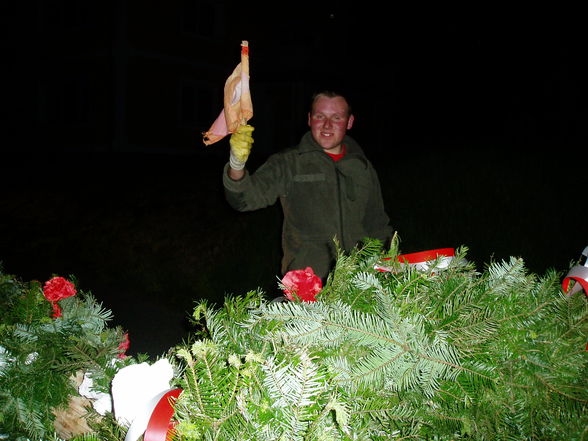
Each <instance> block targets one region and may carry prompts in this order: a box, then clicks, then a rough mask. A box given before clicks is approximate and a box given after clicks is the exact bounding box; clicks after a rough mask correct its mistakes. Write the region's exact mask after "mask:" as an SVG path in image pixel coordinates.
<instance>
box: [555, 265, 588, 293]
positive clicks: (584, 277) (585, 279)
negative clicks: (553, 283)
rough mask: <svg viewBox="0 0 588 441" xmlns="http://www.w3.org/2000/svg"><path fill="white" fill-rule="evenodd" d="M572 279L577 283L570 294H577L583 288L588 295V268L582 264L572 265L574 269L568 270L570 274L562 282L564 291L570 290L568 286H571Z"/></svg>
mask: <svg viewBox="0 0 588 441" xmlns="http://www.w3.org/2000/svg"><path fill="white" fill-rule="evenodd" d="M572 280H574V281H575V282H576V283H575V284H574V286H573V287H572V289H571V290H570V292H569V293H568V295H572V294H575V293H577V292H578V291H581V290H582V289H583V290H584V293H585V294H586V296H588V268H587V267H585V266H581V265H576V266H574V267H572V269H571V270H570V271H569V272H568V274H567V275H566V277H565V278H564V279H563V281H562V283H561V287H562V289H563V290H564V292H567V291H568V288H569V287H570V282H571V281H572Z"/></svg>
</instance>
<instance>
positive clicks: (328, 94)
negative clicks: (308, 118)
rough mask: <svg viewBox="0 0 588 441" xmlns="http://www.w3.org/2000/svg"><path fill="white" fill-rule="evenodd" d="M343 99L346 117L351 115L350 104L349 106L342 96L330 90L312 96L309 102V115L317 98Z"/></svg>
mask: <svg viewBox="0 0 588 441" xmlns="http://www.w3.org/2000/svg"><path fill="white" fill-rule="evenodd" d="M338 97H340V98H343V99H344V100H345V102H346V103H347V116H349V115H351V104H349V100H348V99H347V98H346V97H345V96H344V95H342V94H340V93H338V92H335V91H332V90H323V91H321V92H316V93H315V94H314V95H312V99H311V100H310V113H311V114H312V111H313V110H314V104H315V103H316V102H317V100H318V99H319V98H338Z"/></svg>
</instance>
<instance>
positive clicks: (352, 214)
mask: <svg viewBox="0 0 588 441" xmlns="http://www.w3.org/2000/svg"><path fill="white" fill-rule="evenodd" d="M343 143H344V144H345V147H346V154H345V156H344V157H343V158H342V159H341V160H340V161H337V162H335V161H333V159H331V157H330V156H328V155H327V154H325V153H324V151H323V149H322V147H321V146H320V145H318V144H317V143H316V141H315V140H314V139H313V137H312V135H311V133H310V132H308V133H306V134H305V135H304V136H303V137H302V139H301V141H300V144H299V145H298V146H297V147H294V148H290V149H287V150H284V151H282V152H279V153H275V154H273V155H271V156H270V157H269V158H268V160H267V161H266V162H265V163H264V164H263V165H262V166H261V167H259V168H258V169H257V170H256V171H255V173H253V174H249V173H248V172H247V171H246V172H245V176H244V177H243V178H242V179H240V180H239V181H234V180H232V179H231V178H230V177H229V176H228V167H229V165H228V164H227V165H226V166H225V169H224V173H223V184H224V187H225V196H226V199H227V202H228V203H229V204H230V205H231V206H232V207H233V208H234V209H236V210H239V211H251V210H257V209H259V208H264V207H267V206H270V205H272V204H274V203H275V202H276V200H277V199H279V200H280V202H281V205H282V209H283V213H284V224H283V228H282V251H283V258H282V272H283V273H286V272H287V271H290V270H295V269H304V268H306V267H307V266H310V267H312V269H313V270H314V272H315V274H317V275H318V276H319V277H321V278H325V277H326V276H327V275H328V274H329V272H330V270H331V269H332V266H333V263H334V261H335V258H336V251H335V243H334V239H335V238H336V239H337V241H338V242H339V244H340V246H341V247H342V248H343V249H344V250H345V251H350V250H351V249H352V248H353V247H354V246H355V245H357V244H358V243H359V242H361V241H362V240H363V239H365V238H367V237H369V238H374V239H380V240H382V241H387V240H388V239H389V238H390V237H391V236H392V227H391V226H390V225H389V218H388V215H387V214H386V212H385V210H384V203H383V200H382V193H381V189H380V183H379V180H378V176H377V174H376V171H375V170H374V167H373V165H372V164H371V163H370V161H369V160H368V159H367V158H366V156H365V154H364V153H363V151H362V149H361V147H360V146H359V145H358V144H357V143H356V142H355V141H354V140H353V139H352V138H351V137H349V136H346V137H345V139H344V141H343Z"/></svg>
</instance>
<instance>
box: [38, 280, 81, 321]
mask: <svg viewBox="0 0 588 441" xmlns="http://www.w3.org/2000/svg"><path fill="white" fill-rule="evenodd" d="M76 293H77V291H76V288H75V286H74V284H73V283H71V282H70V281H68V280H66V279H64V278H63V277H53V278H52V279H50V280H48V281H47V282H45V286H44V287H43V295H44V296H45V298H46V299H47V300H48V301H49V302H50V303H51V306H52V307H53V318H58V317H61V308H60V307H59V305H58V304H57V302H58V301H60V300H62V299H65V298H67V297H71V296H75V295H76Z"/></svg>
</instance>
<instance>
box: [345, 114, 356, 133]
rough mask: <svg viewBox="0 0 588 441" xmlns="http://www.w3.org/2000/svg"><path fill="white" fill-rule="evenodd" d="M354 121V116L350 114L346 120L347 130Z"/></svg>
mask: <svg viewBox="0 0 588 441" xmlns="http://www.w3.org/2000/svg"><path fill="white" fill-rule="evenodd" d="M354 121H355V116H353V114H352V115H350V116H349V120H348V121H347V130H349V129H350V128H351V127H353V122H354Z"/></svg>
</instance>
